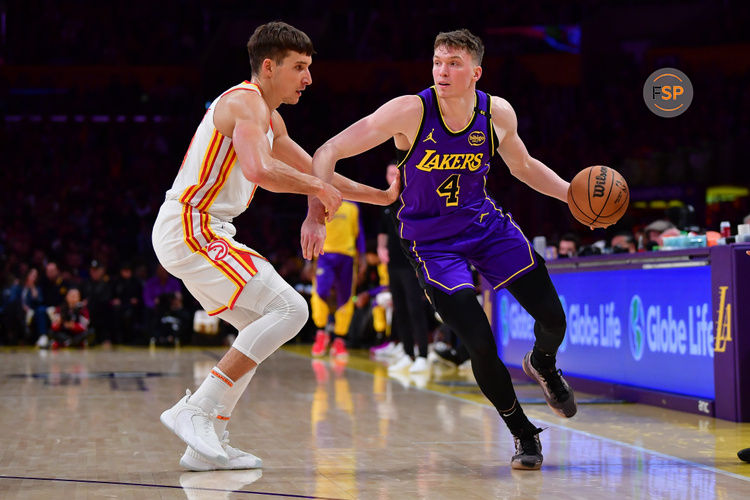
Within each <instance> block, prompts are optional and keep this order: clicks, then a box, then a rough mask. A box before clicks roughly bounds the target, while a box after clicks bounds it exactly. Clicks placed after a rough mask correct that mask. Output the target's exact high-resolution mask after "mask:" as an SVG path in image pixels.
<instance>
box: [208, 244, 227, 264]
mask: <svg viewBox="0 0 750 500" xmlns="http://www.w3.org/2000/svg"><path fill="white" fill-rule="evenodd" d="M206 253H207V254H208V256H209V257H210V258H211V260H222V259H223V258H224V257H226V256H227V254H228V253H229V245H227V242H226V241H224V240H214V241H212V242H211V243H209V244H208V246H207V247H206Z"/></svg>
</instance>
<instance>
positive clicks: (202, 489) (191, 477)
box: [180, 469, 263, 500]
mask: <svg viewBox="0 0 750 500" xmlns="http://www.w3.org/2000/svg"><path fill="white" fill-rule="evenodd" d="M262 476H263V471H261V470H260V469H253V470H248V471H229V470H227V471H216V472H211V473H209V474H199V473H197V472H183V473H182V474H181V475H180V486H182V488H183V492H184V493H185V496H186V497H187V499H188V500H218V499H222V498H226V499H228V498H230V497H234V495H232V492H235V491H238V490H242V489H243V486H246V485H248V484H251V483H254V482H255V481H257V480H258V479H260V478H261V477H262ZM245 493H248V492H247V491H246V492H245Z"/></svg>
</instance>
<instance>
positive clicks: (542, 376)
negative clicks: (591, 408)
mask: <svg viewBox="0 0 750 500" xmlns="http://www.w3.org/2000/svg"><path fill="white" fill-rule="evenodd" d="M523 371H524V372H525V373H526V375H528V376H529V377H531V378H533V379H534V380H536V381H537V382H538V383H539V385H540V386H542V391H543V392H544V399H545V400H546V401H547V405H548V406H549V407H550V408H552V411H554V412H555V413H557V414H558V415H560V416H561V417H565V418H570V417H572V416H573V415H575V414H576V411H578V407H577V406H576V398H575V395H574V394H573V389H571V388H570V386H569V385H568V383H567V382H566V381H565V379H564V378H563V376H562V371H561V370H556V369H555V368H554V367H553V368H550V369H548V370H545V369H542V370H537V369H536V368H535V367H534V365H533V364H532V363H531V351H529V352H527V353H526V356H524V357H523Z"/></svg>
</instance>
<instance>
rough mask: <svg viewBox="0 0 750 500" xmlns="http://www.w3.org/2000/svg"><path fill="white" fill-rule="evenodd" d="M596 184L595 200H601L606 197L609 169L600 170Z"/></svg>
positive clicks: (596, 177)
mask: <svg viewBox="0 0 750 500" xmlns="http://www.w3.org/2000/svg"><path fill="white" fill-rule="evenodd" d="M594 179H596V183H595V184H594V194H593V195H592V196H593V197H594V198H601V197H603V196H604V186H605V184H606V183H607V167H602V168H601V169H600V170H599V175H597V176H595V177H594Z"/></svg>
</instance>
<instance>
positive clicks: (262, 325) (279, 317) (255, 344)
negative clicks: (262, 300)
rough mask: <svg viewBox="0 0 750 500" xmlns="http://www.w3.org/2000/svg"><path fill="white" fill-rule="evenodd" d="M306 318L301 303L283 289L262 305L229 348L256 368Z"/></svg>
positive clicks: (297, 331)
mask: <svg viewBox="0 0 750 500" xmlns="http://www.w3.org/2000/svg"><path fill="white" fill-rule="evenodd" d="M308 316H309V313H308V309H307V303H306V302H305V299H304V298H302V296H301V295H300V294H299V293H297V292H296V291H295V290H294V289H293V288H292V287H291V286H288V285H287V286H286V287H284V288H283V289H282V290H281V291H279V292H278V293H277V294H276V296H275V297H273V298H272V299H271V300H270V301H269V302H268V303H267V304H266V306H265V307H264V308H263V311H262V314H261V316H260V317H259V318H258V319H257V320H255V321H253V322H252V323H250V324H249V325H247V326H246V327H244V328H243V329H242V330H240V331H239V332H238V334H237V338H236V339H235V341H234V343H233V344H232V347H234V348H235V349H237V350H238V351H240V352H241V353H243V354H244V355H245V356H247V357H249V358H250V359H252V360H253V361H255V362H256V363H258V364H260V363H261V362H262V361H263V360H264V359H266V358H267V357H268V356H270V355H271V354H272V353H273V352H274V351H276V350H277V349H278V348H279V347H281V346H282V345H283V344H285V343H286V342H288V341H289V340H291V339H292V338H294V336H295V335H297V333H299V331H300V329H301V328H302V327H303V326H304V325H305V323H306V322H307V318H308Z"/></svg>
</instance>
